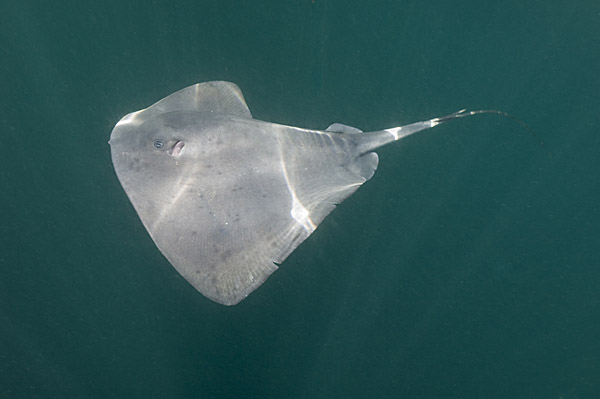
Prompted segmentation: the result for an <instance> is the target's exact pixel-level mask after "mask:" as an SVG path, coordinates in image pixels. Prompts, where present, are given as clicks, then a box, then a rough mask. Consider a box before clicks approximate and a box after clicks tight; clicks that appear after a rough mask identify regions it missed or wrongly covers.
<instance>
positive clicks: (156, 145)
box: [154, 140, 165, 150]
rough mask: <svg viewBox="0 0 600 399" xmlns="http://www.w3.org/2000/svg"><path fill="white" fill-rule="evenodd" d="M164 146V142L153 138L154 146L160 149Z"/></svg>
mask: <svg viewBox="0 0 600 399" xmlns="http://www.w3.org/2000/svg"><path fill="white" fill-rule="evenodd" d="M164 146H165V143H163V142H162V141H160V140H154V148H158V149H159V150H160V149H161V148H163V147H164Z"/></svg>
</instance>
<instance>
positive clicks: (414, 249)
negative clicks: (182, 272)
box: [0, 0, 600, 399]
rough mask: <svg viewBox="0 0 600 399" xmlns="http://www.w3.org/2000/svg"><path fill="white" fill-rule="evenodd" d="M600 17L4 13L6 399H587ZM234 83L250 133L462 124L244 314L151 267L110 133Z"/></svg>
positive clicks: (596, 375) (597, 353)
mask: <svg viewBox="0 0 600 399" xmlns="http://www.w3.org/2000/svg"><path fill="white" fill-rule="evenodd" d="M599 72H600V4H599V3H598V2H597V1H578V2H567V1H554V2H548V1H520V0H519V1H504V2H495V3H494V2H492V3H490V2H478V1H467V2H458V3H457V2H448V1H437V2H423V1H410V2H401V1H380V2H372V1H326V0H314V1H311V0H298V1H247V2H241V1H240V2H228V1H190V2H187V3H186V2H175V1H170V2H161V1H154V2H150V1H148V2H145V1H138V2H134V1H131V2H127V1H113V2H106V1H99V2H87V1H73V2H70V1H59V2H30V1H20V2H16V1H15V2H3V4H2V5H0V131H1V133H2V154H1V156H0V179H1V180H0V187H1V193H0V209H1V212H2V213H1V215H2V217H1V221H0V397H2V398H51V397H65V398H66V397H73V398H75V397H77V398H104V397H118V398H137V397H144V398H145V397H156V398H167V397H168V398H187V397H190V398H244V397H278V398H284V397H290V398H315V397H319V398H336V397H343V398H364V397H372V398H379V397H396V398H400V397H402V398H557V399H558V398H563V399H567V398H598V397H600V339H599V337H600V261H599V255H600V234H599V228H598V226H599V223H600V205H599V202H598V198H599V194H600V184H599V172H600V156H599V154H600V131H599V128H600V96H599V93H600V90H599V89H600V78H599ZM217 79H223V80H229V81H232V82H235V83H237V84H238V85H239V86H240V87H241V88H242V90H243V92H244V94H245V96H246V100H247V102H248V104H249V107H250V109H251V111H252V112H253V115H254V116H255V117H256V118H257V119H262V120H268V121H273V122H279V123H285V124H290V125H297V126H302V127H310V128H325V127H327V126H328V125H329V124H330V123H332V122H342V123H346V124H349V125H353V126H356V127H359V128H361V129H363V130H374V129H380V128H384V127H391V126H399V125H402V124H406V123H410V122H414V121H417V120H423V119H429V118H431V117H434V116H440V115H444V114H447V113H450V112H453V111H456V110H458V109H461V108H471V109H478V108H495V109H501V110H503V111H506V112H510V113H512V114H515V115H517V116H519V117H520V118H521V119H523V120H525V121H526V122H527V123H528V124H529V125H530V126H531V129H532V130H533V131H534V134H532V133H531V132H529V131H527V130H526V129H524V128H523V127H521V126H520V125H519V124H517V123H515V122H514V121H511V120H509V119H506V118H501V117H498V116H489V115H486V116H479V117H473V118H467V119H463V120H460V121H455V122H453V123H451V124H447V125H444V126H442V127H438V128H436V129H434V130H430V131H428V132H426V133H422V134H420V135H417V136H413V137H411V138H409V139H407V140H405V141H403V142H401V143H396V144H395V145H390V146H388V147H386V148H383V149H381V150H380V151H379V155H380V166H379V170H378V172H377V174H376V175H375V177H374V178H373V179H372V180H371V181H370V182H369V183H367V184H366V185H365V186H364V187H362V188H361V189H360V190H359V191H358V192H357V193H356V194H355V195H354V196H353V197H351V198H350V199H348V200H347V201H346V202H345V203H344V204H342V205H341V206H339V207H338V209H337V210H336V211H335V212H333V213H332V214H331V215H330V216H329V217H328V218H327V219H326V220H325V222H324V223H323V224H322V225H321V226H320V227H319V229H318V230H317V231H316V232H315V233H314V234H313V236H311V238H310V239H308V240H307V241H306V242H305V243H304V244H302V245H301V246H300V247H299V248H298V249H297V250H296V251H295V252H294V253H293V254H292V255H291V256H290V257H289V258H288V260H287V261H286V262H285V263H284V264H283V265H282V267H281V268H280V270H279V271H278V272H276V273H275V274H274V275H273V276H271V278H270V279H269V280H268V281H267V282H266V283H265V284H264V285H263V286H262V287H261V288H260V289H258V290H257V291H256V292H255V293H253V294H252V295H251V296H250V297H248V298H247V299H246V300H245V301H243V302H242V303H240V304H239V305H237V306H235V307H224V306H221V305H218V304H215V303H212V302H210V301H208V300H206V299H205V298H204V297H202V296H201V295H200V294H198V293H197V292H196V291H195V290H194V289H193V288H192V287H191V286H190V285H189V284H187V283H186V282H185V281H184V280H183V278H181V277H180V276H179V275H178V274H177V273H176V272H175V270H174V269H173V268H172V267H170V265H169V264H168V262H167V261H166V260H165V259H164V258H163V257H162V256H161V254H160V253H159V252H158V250H157V249H156V248H155V247H154V245H153V243H152V241H151V240H150V238H149V236H148V235H147V234H146V232H145V230H144V228H143V226H142V224H141V223H140V221H139V220H138V218H137V216H136V214H135V212H134V210H133V208H132V206H131V205H130V203H129V201H128V200H127V198H126V196H125V194H124V192H123V191H122V189H121V187H120V185H119V183H118V181H117V179H116V176H115V174H114V172H113V169H112V163H111V160H110V153H109V147H108V144H107V141H108V137H109V135H110V131H111V129H112V127H113V126H114V124H115V123H116V122H117V121H118V120H119V119H120V118H121V117H122V116H123V115H124V114H126V113H128V112H131V111H134V110H138V109H140V108H143V107H146V106H148V105H150V104H151V103H153V102H154V101H156V100H158V99H160V98H162V97H164V96H166V95H168V94H170V93H172V92H174V91H176V90H178V89H180V88H183V87H185V86H187V85H190V84H193V83H197V82H203V81H209V80H217Z"/></svg>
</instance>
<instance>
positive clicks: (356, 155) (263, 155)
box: [109, 82, 492, 305]
mask: <svg viewBox="0 0 600 399" xmlns="http://www.w3.org/2000/svg"><path fill="white" fill-rule="evenodd" d="M482 112H492V111H470V112H466V111H464V110H463V111H459V112H457V113H454V114H451V115H448V116H445V117H441V118H434V119H431V120H429V121H424V122H417V123H413V124H410V125H406V126H402V127H397V128H391V129H386V130H381V131H375V132H368V133H362V132H361V131H360V130H358V129H355V128H352V127H349V126H345V125H341V124H333V125H331V126H330V127H329V128H328V129H327V130H325V131H319V130H308V129H301V128H296V127H291V126H284V125H278V124H274V123H268V122H263V121H259V120H256V119H253V118H252V116H251V114H250V110H249V109H248V106H247V105H246V102H245V101H244V98H243V95H242V93H241V91H240V89H239V88H238V87H237V86H236V85H235V84H233V83H229V82H207V83H200V84H196V85H193V86H190V87H187V88H185V89H182V90H180V91H178V92H176V93H174V94H171V95H170V96H168V97H165V98H164V99H162V100H160V101H159V102H157V103H156V104H154V105H152V106H151V107H149V108H146V109H144V110H141V111H137V112H133V113H130V114H128V115H126V116H125V117H123V118H122V119H121V120H120V121H119V122H118V123H117V125H116V126H115V128H114V129H113V131H112V134H111V136H110V141H109V144H110V147H111V153H112V160H113V165H114V168H115V171H116V173H117V177H118V178H119V181H120V182H121V185H122V186H123V188H124V190H125V192H126V193H127V196H128V197H129V199H130V200H131V203H132V204H133V206H134V208H135V210H136V211H137V213H138V215H139V217H140V219H141V220H142V223H143V224H144V226H145V227H146V230H147V231H148V233H150V236H151V237H152V239H153V240H154V242H155V243H156V246H157V247H158V249H159V250H160V251H161V252H162V253H163V255H164V256H165V257H166V258H167V259H168V260H169V262H170V263H171V264H172V265H173V266H174V267H175V269H176V270H177V271H178V272H179V273H180V274H181V275H182V276H183V277H184V278H185V279H186V280H187V281H188V282H189V283H190V284H192V285H193V286H194V287H195V288H196V289H197V290H198V291H200V293H202V294H203V295H204V296H206V297H208V298H209V299H211V300H213V301H215V302H218V303H221V304H224V305H234V304H236V303H238V302H240V301H241V300H243V299H244V298H246V297H247V296H248V295H249V294H250V293H251V292H252V291H254V290H255V289H256V288H258V287H259V286H260V285H261V284H262V283H263V282H264V281H265V280H266V279H267V277H269V275H270V274H271V273H273V272H274V271H275V270H277V268H278V264H281V263H282V262H283V261H284V260H285V259H286V258H287V256H288V255H289V254H290V253H292V251H293V250H294V249H296V247H297V246H298V245H300V243H302V242H303V241H304V240H305V239H306V238H308V236H310V235H311V234H312V232H313V231H314V230H315V229H316V228H317V226H318V225H319V224H320V223H321V222H322V221H323V219H324V218H325V217H326V216H327V215H328V214H329V213H330V212H331V211H332V210H333V209H334V208H335V206H336V205H337V204H339V203H341V202H342V201H343V200H345V199H346V198H348V197H349V196H350V195H352V193H354V192H355V191H356V190H357V189H358V188H359V187H360V186H361V185H362V184H363V183H364V182H366V181H367V180H369V179H370V178H371V177H372V176H373V174H374V173H375V170H376V169H377V164H378V157H377V154H376V153H374V152H372V150H374V149H376V148H378V147H381V146H382V145H385V144H387V143H390V142H392V141H395V140H398V139H400V138H402V137H406V136H407V135H410V134H413V133H416V132H418V131H421V130H424V129H428V128H431V127H434V126H436V125H438V124H440V123H442V122H445V121H447V120H451V119H455V118H459V117H463V116H468V115H473V114H476V113H482Z"/></svg>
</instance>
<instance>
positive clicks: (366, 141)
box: [357, 109, 519, 154]
mask: <svg viewBox="0 0 600 399" xmlns="http://www.w3.org/2000/svg"><path fill="white" fill-rule="evenodd" d="M478 114H497V115H502V116H505V117H508V118H511V119H515V120H517V121H519V120H518V119H517V118H515V117H514V116H512V115H510V114H508V113H506V112H503V111H497V110H492V109H489V110H488V109H480V110H476V111H467V110H466V109H461V110H460V111H457V112H454V113H452V114H449V115H446V116H442V117H439V118H433V119H430V120H428V121H422V122H415V123H411V124H410V125H405V126H400V127H392V128H389V129H384V130H378V131H374V132H368V133H365V134H363V135H357V138H360V139H361V141H360V142H359V143H358V147H359V151H360V153H361V154H365V153H367V152H370V151H373V150H375V149H377V148H379V147H382V146H384V145H386V144H388V143H391V142H392V141H397V140H400V139H402V138H404V137H406V136H410V135H411V134H414V133H417V132H420V131H421V130H426V129H430V128H432V127H435V126H437V125H440V124H442V123H445V122H448V121H451V120H453V119H458V118H464V117H465V116H471V115H478Z"/></svg>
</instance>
